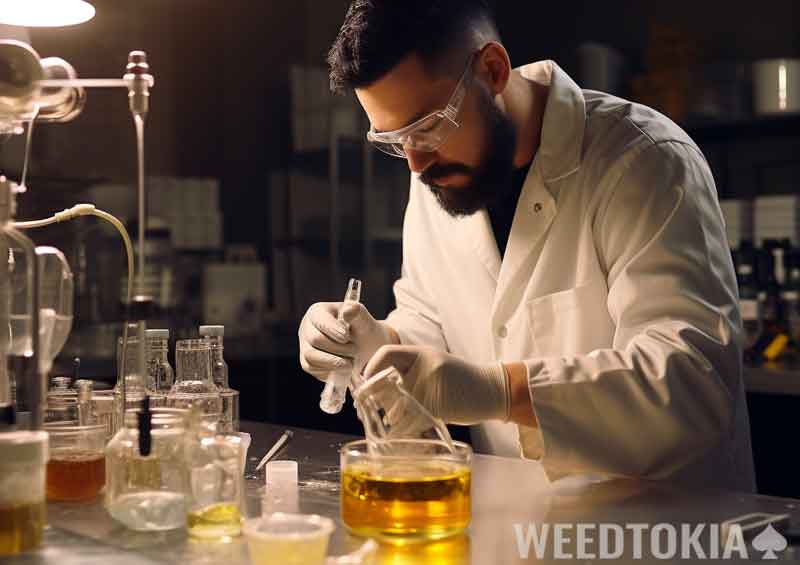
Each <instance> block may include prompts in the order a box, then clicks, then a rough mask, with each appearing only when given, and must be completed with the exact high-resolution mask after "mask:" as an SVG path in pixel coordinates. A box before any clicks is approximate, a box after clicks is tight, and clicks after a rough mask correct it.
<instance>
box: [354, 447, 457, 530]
mask: <svg viewBox="0 0 800 565" xmlns="http://www.w3.org/2000/svg"><path fill="white" fill-rule="evenodd" d="M386 441H388V447H389V450H388V451H387V452H389V453H391V455H384V454H381V453H376V452H375V451H374V450H372V451H371V450H370V449H369V448H368V445H367V441H366V440H359V441H354V442H350V443H347V444H345V445H344V446H343V447H342V450H341V453H340V459H341V477H342V478H341V480H342V488H341V512H342V521H343V522H344V524H345V526H347V528H348V529H349V530H350V531H352V532H353V533H354V534H356V535H361V536H366V537H375V538H378V539H380V540H382V541H387V542H391V543H414V542H426V541H430V540H436V539H443V538H447V537H449V536H453V535H456V534H459V533H461V532H463V531H464V530H465V529H466V527H467V526H468V525H469V522H470V517H471V501H472V497H471V476H472V475H471V464H472V449H471V448H470V446H469V445H467V444H465V443H461V442H454V448H455V450H454V451H451V450H450V448H449V447H448V445H447V443H445V442H443V441H440V440H425V439H409V440H403V439H397V440H386Z"/></svg>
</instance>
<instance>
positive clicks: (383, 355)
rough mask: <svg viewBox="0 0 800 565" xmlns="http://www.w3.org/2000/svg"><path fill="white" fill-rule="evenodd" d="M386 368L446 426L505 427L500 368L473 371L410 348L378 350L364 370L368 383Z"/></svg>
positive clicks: (506, 405)
mask: <svg viewBox="0 0 800 565" xmlns="http://www.w3.org/2000/svg"><path fill="white" fill-rule="evenodd" d="M387 367H394V368H395V369H397V371H398V372H399V373H400V374H401V375H402V376H403V386H404V387H405V388H406V390H408V391H409V392H410V393H411V394H412V395H413V396H414V398H416V399H417V401H418V402H420V403H421V404H422V405H423V406H425V408H427V409H428V410H429V411H430V413H431V414H432V415H433V416H435V417H437V418H441V419H442V420H444V421H445V422H448V423H453V424H463V425H472V424H477V423H478V422H482V421H485V420H502V421H508V418H509V411H510V404H511V403H510V392H509V388H508V377H507V376H506V372H505V369H504V368H503V365H502V363H500V362H497V363H489V364H485V365H477V364H474V363H468V362H466V361H464V360H463V359H460V358H458V357H456V356H454V355H450V354H448V353H445V352H443V351H439V350H438V349H433V348H429V347H419V346H414V345H387V346H384V347H381V348H380V349H379V350H378V351H377V352H376V353H375V354H374V355H373V356H372V359H370V361H369V363H367V365H366V367H365V368H364V377H365V378H370V377H372V376H374V375H376V374H377V373H379V372H380V371H382V370H383V369H385V368H387Z"/></svg>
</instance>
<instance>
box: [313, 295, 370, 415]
mask: <svg viewBox="0 0 800 565" xmlns="http://www.w3.org/2000/svg"><path fill="white" fill-rule="evenodd" d="M360 300H361V281H360V280H358V279H350V281H349V282H348V283H347V290H346V291H345V293H344V301H343V305H342V306H344V305H345V304H352V303H354V302H359V301H360ZM339 321H342V311H341V309H340V310H339ZM358 370H359V369H358V362H357V361H356V360H355V359H354V360H353V371H352V372H354V373H356V372H358ZM350 380H351V371H347V370H343V371H331V374H330V375H328V380H327V381H326V382H325V388H324V389H323V390H322V396H321V397H320V399H319V407H320V410H322V411H323V412H326V413H328V414H338V413H339V412H341V411H342V406H344V402H345V400H346V397H347V387H348V385H349V384H350Z"/></svg>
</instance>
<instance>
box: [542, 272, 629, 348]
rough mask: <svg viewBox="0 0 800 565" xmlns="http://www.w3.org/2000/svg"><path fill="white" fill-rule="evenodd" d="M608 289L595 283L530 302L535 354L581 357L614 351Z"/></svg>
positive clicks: (603, 281)
mask: <svg viewBox="0 0 800 565" xmlns="http://www.w3.org/2000/svg"><path fill="white" fill-rule="evenodd" d="M607 299H608V287H607V286H606V282H605V280H603V279H594V280H592V281H590V282H588V283H585V284H582V285H580V286H577V287H575V288H571V289H569V290H563V291H561V292H555V293H553V294H548V295H545V296H540V297H537V298H534V299H532V300H530V301H529V302H528V308H527V310H528V322H529V326H530V331H531V337H532V338H533V341H534V344H535V349H536V354H537V355H539V356H542V357H549V356H569V355H580V354H585V353H589V352H591V351H594V350H595V349H602V348H607V347H611V345H612V341H613V337H614V324H613V322H612V320H611V317H610V316H609V314H608V306H607Z"/></svg>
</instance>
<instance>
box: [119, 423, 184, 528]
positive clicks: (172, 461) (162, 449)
mask: <svg viewBox="0 0 800 565" xmlns="http://www.w3.org/2000/svg"><path fill="white" fill-rule="evenodd" d="M185 418H186V414H185V411H182V410H170V409H166V408H154V409H153V411H152V413H151V431H150V439H151V441H150V446H149V447H150V452H149V454H143V453H142V451H141V449H140V447H141V446H140V441H139V439H140V437H139V412H138V411H128V412H126V414H125V426H124V427H122V428H121V429H120V430H119V431H118V432H117V433H116V434H115V435H114V437H113V438H112V439H111V441H110V442H109V443H108V445H107V446H106V492H105V506H106V509H107V510H108V513H109V514H111V516H112V517H113V518H114V519H115V520H117V521H118V522H121V523H122V524H124V525H125V526H127V527H128V528H130V529H132V530H140V531H145V530H172V529H175V528H182V527H184V526H185V525H186V504H187V494H188V492H189V486H188V472H187V467H186V459H185V456H184V432H185ZM145 443H146V442H145Z"/></svg>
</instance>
